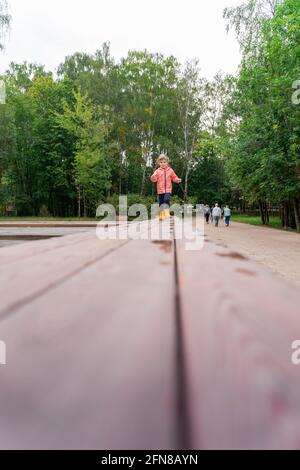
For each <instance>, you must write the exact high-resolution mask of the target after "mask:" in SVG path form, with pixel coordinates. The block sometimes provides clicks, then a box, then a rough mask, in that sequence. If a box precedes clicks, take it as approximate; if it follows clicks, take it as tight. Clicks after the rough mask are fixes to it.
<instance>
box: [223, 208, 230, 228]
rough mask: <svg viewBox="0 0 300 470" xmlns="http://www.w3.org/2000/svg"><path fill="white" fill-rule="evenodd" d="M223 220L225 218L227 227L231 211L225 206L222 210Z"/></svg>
mask: <svg viewBox="0 0 300 470" xmlns="http://www.w3.org/2000/svg"><path fill="white" fill-rule="evenodd" d="M224 218H225V224H226V227H229V223H230V218H231V210H230V208H229V207H228V206H227V205H226V207H225V209H224Z"/></svg>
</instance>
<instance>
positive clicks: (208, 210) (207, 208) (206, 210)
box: [204, 204, 210, 224]
mask: <svg viewBox="0 0 300 470" xmlns="http://www.w3.org/2000/svg"><path fill="white" fill-rule="evenodd" d="M204 217H205V220H206V223H207V224H209V218H210V207H209V205H208V204H205V206H204Z"/></svg>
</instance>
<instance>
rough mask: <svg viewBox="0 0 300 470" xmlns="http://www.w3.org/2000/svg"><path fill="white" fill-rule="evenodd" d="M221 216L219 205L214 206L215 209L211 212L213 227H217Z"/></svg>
mask: <svg viewBox="0 0 300 470" xmlns="http://www.w3.org/2000/svg"><path fill="white" fill-rule="evenodd" d="M221 215H222V211H221V209H220V207H219V204H215V207H214V208H213V210H212V216H213V220H214V225H215V227H218V226H219V220H220V218H221Z"/></svg>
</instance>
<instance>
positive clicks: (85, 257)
mask: <svg viewBox="0 0 300 470" xmlns="http://www.w3.org/2000/svg"><path fill="white" fill-rule="evenodd" d="M75 240H76V243H74V238H73V237H72V238H71V236H66V237H63V239H60V241H61V243H58V241H59V240H57V239H49V240H47V243H46V244H45V245H44V246H43V250H42V251H40V252H39V248H40V247H39V245H40V244H41V243H42V242H43V241H36V242H31V243H30V244H28V246H27V247H26V246H24V245H19V247H18V248H19V250H16V248H15V251H16V252H18V253H20V251H21V250H22V248H24V252H26V253H27V255H26V256H25V257H22V256H20V259H18V260H15V261H12V258H10V262H9V263H6V265H5V269H4V270H2V272H1V275H0V276H1V277H0V298H1V305H0V318H1V316H5V315H7V314H9V313H10V312H12V311H13V310H14V309H15V308H16V307H18V306H19V305H22V304H23V303H24V302H29V301H30V300H31V299H33V298H34V297H35V296H37V295H39V294H40V293H42V292H45V291H46V290H47V289H49V288H52V287H54V286H55V285H58V284H59V283H60V282H62V281H63V280H64V279H66V278H68V277H70V276H72V275H74V274H76V273H77V272H80V270H82V269H84V268H85V267H86V266H88V265H89V264H92V263H94V262H95V261H97V260H98V259H100V258H102V257H103V256H105V255H106V254H107V253H109V252H110V251H113V250H115V249H118V248H119V247H120V246H121V245H123V244H124V243H127V240H113V239H112V240H110V239H108V240H99V239H98V238H97V237H96V233H95V232H94V233H83V234H80V236H78V237H76V238H75ZM33 244H35V245H34V246H33ZM53 247H55V249H53ZM44 249H45V250H44ZM5 250H8V248H3V251H4V252H5ZM33 252H34V254H35V255H34V256H30V257H29V256H28V255H29V254H30V253H33ZM10 254H13V251H12V250H10V252H9V255H10ZM15 255H16V253H15V254H13V257H14V258H15ZM2 256H3V255H2Z"/></svg>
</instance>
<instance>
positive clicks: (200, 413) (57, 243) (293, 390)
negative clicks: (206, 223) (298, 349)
mask: <svg viewBox="0 0 300 470" xmlns="http://www.w3.org/2000/svg"><path fill="white" fill-rule="evenodd" d="M155 223H156V222H154V224H155ZM167 224H168V222H164V227H165V232H166V233H168V231H171V232H172V233H173V227H169V226H168V225H167ZM143 230H144V231H145V227H143ZM0 269H1V273H0V295H1V304H0V339H1V340H3V341H5V343H6V346H7V365H5V366H0V390H1V400H0V448H2V449H56V448H60V449H82V448H83V449H86V448H94V449H180V448H190V449H219V448H224V449H238V448H252V449H255V448H270V449H271V448H278V449H282V448H290V449H294V448H299V447H300V403H299V402H300V398H299V397H300V366H299V368H298V367H297V366H294V365H292V363H291V353H292V350H291V343H292V342H293V341H294V340H295V339H300V316H299V313H300V312H299V300H300V294H299V292H298V291H297V289H295V288H293V287H292V286H290V285H289V284H287V283H286V282H284V281H281V280H278V279H277V278H275V277H274V278H273V277H272V276H270V275H269V274H268V273H265V272H264V271H263V270H262V269H261V268H260V267H258V266H256V265H255V264H253V263H251V262H250V261H248V260H246V259H243V257H241V256H239V255H237V254H234V253H231V252H230V251H228V250H226V249H225V248H221V247H218V246H216V245H215V244H212V243H208V242H207V243H205V245H204V248H203V249H202V250H200V251H186V250H185V244H184V241H181V240H176V241H174V240H172V239H171V240H163V241H159V240H137V241H135V240H131V241H130V240H98V239H97V238H96V236H95V232H94V231H91V230H89V231H88V232H85V233H78V234H72V235H67V236H64V237H61V238H56V239H49V240H43V241H34V242H30V243H27V244H24V245H18V246H15V247H7V248H2V249H1V250H0Z"/></svg>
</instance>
